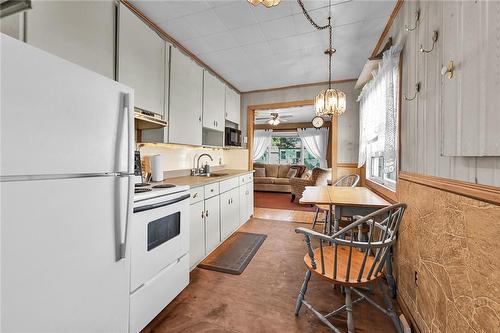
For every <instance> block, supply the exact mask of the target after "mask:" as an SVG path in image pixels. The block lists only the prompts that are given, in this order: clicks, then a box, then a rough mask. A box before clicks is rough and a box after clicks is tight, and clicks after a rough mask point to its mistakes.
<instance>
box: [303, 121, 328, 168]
mask: <svg viewBox="0 0 500 333" xmlns="http://www.w3.org/2000/svg"><path fill="white" fill-rule="evenodd" d="M297 133H298V135H299V138H300V139H301V140H302V144H303V145H304V147H305V148H306V149H307V151H308V152H309V154H311V155H312V156H314V157H315V158H317V159H319V165H320V167H322V168H327V161H326V152H327V149H328V128H325V127H323V128H320V129H316V128H298V129H297Z"/></svg>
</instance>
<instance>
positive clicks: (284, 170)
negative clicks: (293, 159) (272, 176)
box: [278, 164, 290, 178]
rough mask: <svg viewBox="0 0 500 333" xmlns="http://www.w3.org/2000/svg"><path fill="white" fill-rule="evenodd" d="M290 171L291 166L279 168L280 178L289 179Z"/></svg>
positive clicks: (285, 165)
mask: <svg viewBox="0 0 500 333" xmlns="http://www.w3.org/2000/svg"><path fill="white" fill-rule="evenodd" d="M288 170H290V165H289V164H281V165H280V166H279V168H278V178H287V177H286V175H287V173H288Z"/></svg>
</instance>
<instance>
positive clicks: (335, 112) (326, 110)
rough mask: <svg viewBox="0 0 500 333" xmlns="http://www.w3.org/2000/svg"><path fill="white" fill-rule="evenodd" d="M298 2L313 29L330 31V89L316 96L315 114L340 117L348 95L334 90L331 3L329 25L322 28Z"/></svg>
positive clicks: (344, 108) (327, 52) (328, 52)
mask: <svg viewBox="0 0 500 333" xmlns="http://www.w3.org/2000/svg"><path fill="white" fill-rule="evenodd" d="M297 2H298V3H299V5H300V7H301V8H302V12H303V13H304V16H305V17H306V18H307V20H308V21H309V22H310V23H311V25H312V26H313V27H315V28H316V29H317V30H324V29H328V30H329V37H330V39H329V47H328V49H327V50H326V51H325V54H326V55H328V89H325V90H322V91H320V92H319V93H318V94H317V95H316V98H315V99H314V112H315V113H316V116H330V117H338V116H340V115H341V114H342V113H344V112H345V110H346V95H345V93H344V92H343V91H340V90H338V89H334V88H332V56H333V54H334V53H335V52H336V50H335V49H334V48H333V47H332V34H333V27H332V23H331V19H332V18H331V1H330V4H329V7H328V8H329V11H330V16H329V17H328V24H327V25H324V26H320V25H318V24H317V23H316V22H314V20H313V19H312V18H311V16H310V15H309V14H308V13H307V10H306V9H305V7H304V4H303V3H302V0H297Z"/></svg>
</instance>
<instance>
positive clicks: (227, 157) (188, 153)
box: [140, 144, 248, 171]
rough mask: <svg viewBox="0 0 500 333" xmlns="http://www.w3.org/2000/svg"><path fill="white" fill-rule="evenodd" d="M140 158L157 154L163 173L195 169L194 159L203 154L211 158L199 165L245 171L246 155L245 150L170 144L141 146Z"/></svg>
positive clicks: (246, 166) (204, 159)
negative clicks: (159, 157)
mask: <svg viewBox="0 0 500 333" xmlns="http://www.w3.org/2000/svg"><path fill="white" fill-rule="evenodd" d="M140 151H141V157H144V156H152V155H157V154H159V155H160V156H161V164H162V166H163V170H164V171H176V170H190V169H192V168H193V167H195V164H194V163H195V158H197V157H198V156H199V155H201V154H203V153H207V154H209V155H210V156H212V158H213V161H210V159H208V158H207V157H203V158H202V159H201V160H200V165H203V164H205V162H208V164H209V165H210V166H224V168H227V169H238V170H247V168H248V153H247V150H246V149H220V148H219V149H217V148H202V147H191V146H183V145H172V144H141V147H140Z"/></svg>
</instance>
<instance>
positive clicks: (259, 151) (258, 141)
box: [253, 130, 273, 161]
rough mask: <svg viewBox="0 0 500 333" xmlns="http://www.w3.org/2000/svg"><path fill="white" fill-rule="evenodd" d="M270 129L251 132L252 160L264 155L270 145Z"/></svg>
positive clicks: (271, 132)
mask: <svg viewBox="0 0 500 333" xmlns="http://www.w3.org/2000/svg"><path fill="white" fill-rule="evenodd" d="M272 134H273V131H272V130H256V131H255V132H254V133H253V160H254V161H255V160H258V159H259V158H261V157H262V155H264V153H265V152H266V150H267V148H268V147H269V146H270V145H271V136H272Z"/></svg>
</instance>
